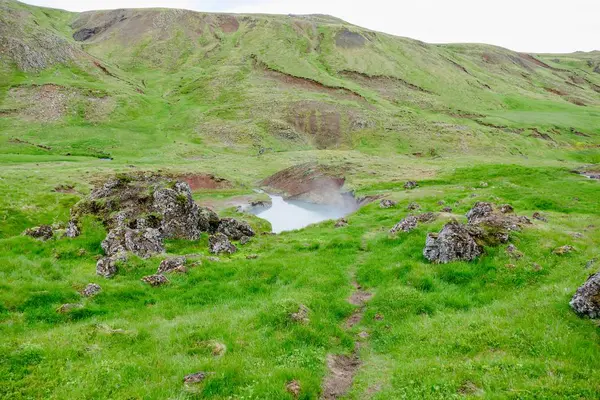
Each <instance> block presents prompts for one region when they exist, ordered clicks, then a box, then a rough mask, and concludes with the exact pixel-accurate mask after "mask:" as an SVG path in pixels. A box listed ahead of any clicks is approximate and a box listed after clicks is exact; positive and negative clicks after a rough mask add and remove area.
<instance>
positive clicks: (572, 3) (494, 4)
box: [25, 0, 600, 53]
mask: <svg viewBox="0 0 600 400" xmlns="http://www.w3.org/2000/svg"><path fill="white" fill-rule="evenodd" d="M25 2H26V3H29V4H35V5H41V6H46V7H54V8H62V9H66V10H71V11H86V10H97V9H110V8H138V7H169V8H185V9H189V10H197V11H214V12H217V11H218V12H240V13H273V14H316V13H318V14H329V15H333V16H336V17H339V18H342V19H344V20H346V21H348V22H351V23H353V24H356V25H360V26H363V27H366V28H369V29H373V30H377V31H382V32H387V33H391V34H394V35H399V36H407V37H411V38H414V39H420V40H423V41H425V42H430V43H450V42H476V43H489V44H495V45H498V46H503V47H507V48H510V49H513V50H518V51H525V52H538V53H541V52H554V53H558V52H572V51H577V50H582V51H591V50H600V18H599V16H600V0H568V1H567V0H408V1H407V0H396V1H393V0H367V1H365V0H343V1H342V0H220V1H219V0H103V1H92V0H25Z"/></svg>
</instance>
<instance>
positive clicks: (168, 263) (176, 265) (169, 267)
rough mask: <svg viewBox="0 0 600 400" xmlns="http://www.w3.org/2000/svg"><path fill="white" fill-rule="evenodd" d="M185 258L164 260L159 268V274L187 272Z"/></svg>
mask: <svg viewBox="0 0 600 400" xmlns="http://www.w3.org/2000/svg"><path fill="white" fill-rule="evenodd" d="M186 261H187V260H186V258H185V257H171V258H167V259H165V260H162V261H161V263H160V265H159V266H158V270H157V271H156V273H157V274H165V273H167V272H185V262H186Z"/></svg>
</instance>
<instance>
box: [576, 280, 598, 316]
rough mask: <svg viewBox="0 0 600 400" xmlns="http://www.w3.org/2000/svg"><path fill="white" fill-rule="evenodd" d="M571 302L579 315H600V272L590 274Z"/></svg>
mask: <svg viewBox="0 0 600 400" xmlns="http://www.w3.org/2000/svg"><path fill="white" fill-rule="evenodd" d="M569 304H570V305H571V308H573V310H574V311H575V312H576V313H577V314H579V315H582V316H587V317H590V318H598V317H600V273H596V274H593V275H590V277H589V278H588V279H587V281H586V282H585V283H584V284H583V285H582V286H581V287H580V288H579V289H577V292H576V293H575V295H574V296H573V298H572V299H571V302H570V303H569Z"/></svg>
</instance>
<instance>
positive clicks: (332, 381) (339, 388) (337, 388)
mask: <svg viewBox="0 0 600 400" xmlns="http://www.w3.org/2000/svg"><path fill="white" fill-rule="evenodd" d="M352 286H354V292H352V295H351V296H350V297H349V298H348V303H350V304H352V305H355V306H358V308H357V309H356V310H355V311H354V313H352V315H351V316H350V317H349V318H348V319H347V320H346V321H345V323H344V327H345V329H352V328H353V327H354V326H356V325H358V324H359V323H360V321H362V318H363V315H364V313H365V308H366V304H367V302H368V301H369V300H370V299H371V298H372V297H373V294H372V293H369V292H367V291H364V290H362V288H361V286H360V285H359V284H358V283H357V282H356V279H354V278H353V279H352ZM358 337H359V338H357V340H355V342H354V350H353V351H352V354H351V355H349V356H347V355H341V354H329V355H328V356H327V369H328V370H329V373H328V374H327V377H326V378H325V381H324V382H323V395H322V397H321V398H322V399H323V400H334V399H338V398H340V397H342V396H344V395H345V394H346V393H348V391H349V390H350V388H351V387H352V383H353V381H354V376H355V375H356V372H357V371H358V369H359V367H360V359H359V356H358V351H359V350H360V348H361V346H362V345H363V342H362V341H361V340H360V339H366V338H367V337H368V333H367V332H360V333H359V334H358Z"/></svg>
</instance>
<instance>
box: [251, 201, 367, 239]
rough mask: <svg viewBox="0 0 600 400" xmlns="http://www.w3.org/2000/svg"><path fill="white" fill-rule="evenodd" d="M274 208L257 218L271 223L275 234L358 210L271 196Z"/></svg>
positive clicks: (259, 214)
mask: <svg viewBox="0 0 600 400" xmlns="http://www.w3.org/2000/svg"><path fill="white" fill-rule="evenodd" d="M269 197H270V198H271V201H272V203H273V205H272V207H271V208H269V209H267V210H264V211H258V212H256V213H255V215H256V216H258V217H260V218H263V219H266V220H267V221H269V222H270V223H271V226H272V227H273V232H274V233H280V232H284V231H291V230H294V229H300V228H304V227H305V226H308V225H310V224H314V223H317V222H321V221H326V220H328V219H338V218H341V217H343V216H345V215H348V214H349V213H351V212H352V211H354V210H355V209H356V207H355V206H352V205H350V204H347V205H344V206H339V205H325V204H312V203H306V202H303V201H295V200H284V199H283V198H282V197H281V196H271V195H269Z"/></svg>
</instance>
